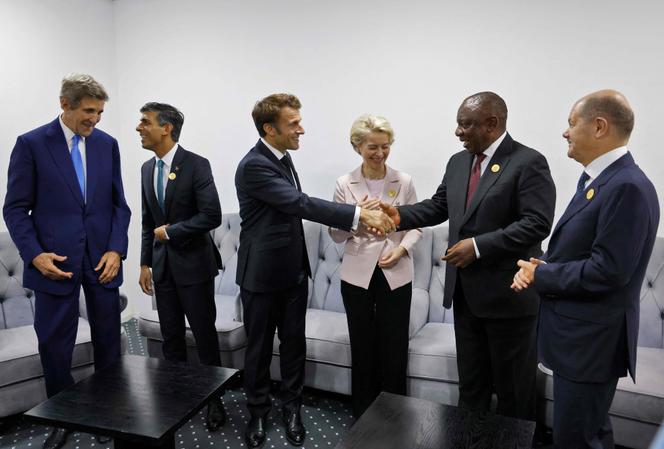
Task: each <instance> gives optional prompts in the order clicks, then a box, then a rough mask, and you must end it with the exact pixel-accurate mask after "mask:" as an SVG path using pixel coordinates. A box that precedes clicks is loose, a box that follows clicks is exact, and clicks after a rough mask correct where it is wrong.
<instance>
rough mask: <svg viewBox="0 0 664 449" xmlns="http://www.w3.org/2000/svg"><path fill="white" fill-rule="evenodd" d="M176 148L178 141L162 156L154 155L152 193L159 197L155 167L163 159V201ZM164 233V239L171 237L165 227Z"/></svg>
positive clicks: (157, 174) (157, 170)
mask: <svg viewBox="0 0 664 449" xmlns="http://www.w3.org/2000/svg"><path fill="white" fill-rule="evenodd" d="M177 148H178V143H177V142H175V145H173V148H171V149H170V150H168V153H166V154H164V157H162V158H161V159H160V158H158V157H157V156H155V157H154V160H155V163H154V172H153V174H152V184H153V185H154V194H155V196H156V197H157V198H159V195H158V194H157V192H158V190H157V177H158V176H159V167H157V162H159V161H160V160H161V161H164V167H163V170H162V180H163V183H162V184H163V186H164V191H163V192H161V193H162V195H163V197H162V198H164V201H166V186H167V185H168V181H169V180H170V179H169V178H168V175H169V174H170V172H171V166H172V165H173V158H174V157H175V152H176V151H177ZM164 234H166V240H170V239H171V238H170V237H169V236H168V232H166V229H164Z"/></svg>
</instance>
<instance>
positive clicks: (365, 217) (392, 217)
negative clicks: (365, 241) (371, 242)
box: [357, 196, 401, 236]
mask: <svg viewBox="0 0 664 449" xmlns="http://www.w3.org/2000/svg"><path fill="white" fill-rule="evenodd" d="M357 205H358V206H359V207H361V210H360V222H361V223H363V224H364V225H365V226H366V227H367V229H368V230H369V232H371V233H373V234H376V235H379V236H383V235H387V234H389V233H390V232H394V231H396V229H397V226H399V223H400V222H401V217H400V216H399V211H398V210H397V208H396V207H394V206H391V205H389V204H386V203H381V202H380V200H378V199H367V197H366V196H365V197H364V198H363V199H362V201H360V202H358V203H357Z"/></svg>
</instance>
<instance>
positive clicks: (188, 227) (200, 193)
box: [167, 159, 221, 242]
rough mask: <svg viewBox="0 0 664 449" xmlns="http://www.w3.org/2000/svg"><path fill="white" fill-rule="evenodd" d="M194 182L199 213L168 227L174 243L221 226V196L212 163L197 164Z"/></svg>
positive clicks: (170, 237) (201, 162) (201, 161)
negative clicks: (213, 173) (215, 182)
mask: <svg viewBox="0 0 664 449" xmlns="http://www.w3.org/2000/svg"><path fill="white" fill-rule="evenodd" d="M193 180H194V181H193V182H194V185H193V188H194V196H195V198H196V209H197V210H198V213H197V214H195V215H193V216H192V217H191V218H189V219H187V220H184V221H181V222H179V223H174V224H171V225H170V226H168V229H167V232H168V237H169V239H170V240H172V241H174V242H176V241H178V240H180V239H182V238H187V237H191V236H193V235H197V234H203V233H205V232H210V231H211V230H212V229H215V228H216V227H218V226H219V225H220V224H221V204H219V194H218V193H217V187H216V186H215V185H214V177H213V176H212V169H211V168H210V162H209V161H208V160H207V159H201V160H200V163H198V164H196V169H195V173H194V176H193Z"/></svg>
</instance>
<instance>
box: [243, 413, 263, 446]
mask: <svg viewBox="0 0 664 449" xmlns="http://www.w3.org/2000/svg"><path fill="white" fill-rule="evenodd" d="M244 439H245V441H246V443H247V447H252V448H253V447H261V446H262V445H263V443H265V418H264V417H252V418H251V419H250V420H249V424H247V428H246V430H245V431H244Z"/></svg>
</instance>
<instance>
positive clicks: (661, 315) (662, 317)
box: [659, 310, 664, 320]
mask: <svg viewBox="0 0 664 449" xmlns="http://www.w3.org/2000/svg"><path fill="white" fill-rule="evenodd" d="M659 317H660V318H661V319H663V320H664V310H662V311H661V312H659Z"/></svg>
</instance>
